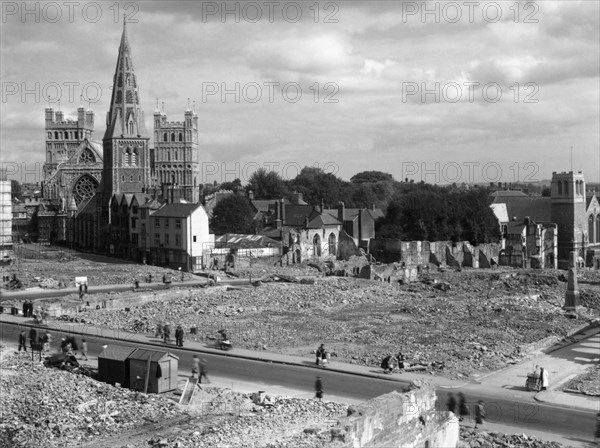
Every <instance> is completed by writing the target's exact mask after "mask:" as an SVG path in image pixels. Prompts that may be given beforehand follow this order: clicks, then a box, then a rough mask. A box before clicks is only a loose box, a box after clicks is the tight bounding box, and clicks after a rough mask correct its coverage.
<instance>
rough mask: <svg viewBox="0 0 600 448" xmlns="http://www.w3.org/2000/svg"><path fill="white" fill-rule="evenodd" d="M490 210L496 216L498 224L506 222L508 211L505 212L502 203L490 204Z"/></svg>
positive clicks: (504, 206)
mask: <svg viewBox="0 0 600 448" xmlns="http://www.w3.org/2000/svg"><path fill="white" fill-rule="evenodd" d="M490 208H491V209H492V211H493V212H494V215H496V219H497V220H498V222H501V223H502V222H508V221H510V220H509V219H508V211H507V210H506V204H505V203H504V202H503V203H501V204H490Z"/></svg>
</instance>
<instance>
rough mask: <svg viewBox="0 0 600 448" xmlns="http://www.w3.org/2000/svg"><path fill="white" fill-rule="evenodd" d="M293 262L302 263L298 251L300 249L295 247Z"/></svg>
mask: <svg viewBox="0 0 600 448" xmlns="http://www.w3.org/2000/svg"><path fill="white" fill-rule="evenodd" d="M294 263H302V254H301V253H300V249H296V250H295V251H294Z"/></svg>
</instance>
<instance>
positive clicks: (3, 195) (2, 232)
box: [0, 171, 12, 256]
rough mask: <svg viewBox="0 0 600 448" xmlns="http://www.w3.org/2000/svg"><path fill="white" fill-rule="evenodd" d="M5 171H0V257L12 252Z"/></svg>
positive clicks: (8, 189)
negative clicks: (9, 251)
mask: <svg viewBox="0 0 600 448" xmlns="http://www.w3.org/2000/svg"><path fill="white" fill-rule="evenodd" d="M10 195H11V187H10V181H9V180H7V178H6V171H0V255H1V256H4V255H5V253H6V251H8V250H12V201H11V200H10Z"/></svg>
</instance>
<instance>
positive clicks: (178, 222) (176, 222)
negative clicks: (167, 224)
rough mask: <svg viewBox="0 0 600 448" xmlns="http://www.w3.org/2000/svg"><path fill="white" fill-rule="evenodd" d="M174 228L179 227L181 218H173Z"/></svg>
mask: <svg viewBox="0 0 600 448" xmlns="http://www.w3.org/2000/svg"><path fill="white" fill-rule="evenodd" d="M175 228H176V229H181V219H179V218H177V219H176V220H175Z"/></svg>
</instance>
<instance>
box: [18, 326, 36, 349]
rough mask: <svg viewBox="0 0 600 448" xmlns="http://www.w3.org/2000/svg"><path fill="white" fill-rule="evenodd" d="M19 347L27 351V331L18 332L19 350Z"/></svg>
mask: <svg viewBox="0 0 600 448" xmlns="http://www.w3.org/2000/svg"><path fill="white" fill-rule="evenodd" d="M21 347H23V350H25V351H27V333H25V330H23V331H21V333H20V334H19V351H21ZM32 350H33V347H32Z"/></svg>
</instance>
